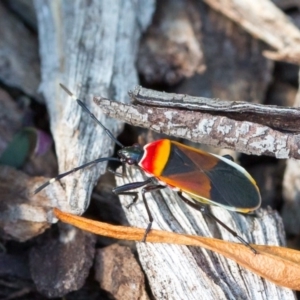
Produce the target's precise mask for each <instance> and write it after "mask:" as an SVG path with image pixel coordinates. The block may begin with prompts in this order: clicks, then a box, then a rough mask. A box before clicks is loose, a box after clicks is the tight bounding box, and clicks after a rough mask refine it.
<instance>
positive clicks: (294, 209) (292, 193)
mask: <svg viewBox="0 0 300 300" xmlns="http://www.w3.org/2000/svg"><path fill="white" fill-rule="evenodd" d="M299 80H300V72H299ZM299 83H300V81H299ZM294 106H295V107H296V108H299V107H300V89H298V94H297V97H296V100H295V103H294ZM299 180H300V160H294V159H289V160H288V161H287V164H286V169H285V172H284V178H283V198H284V201H285V203H284V206H283V208H282V218H283V222H284V225H285V228H286V231H287V233H288V234H291V235H296V236H297V235H298V234H299V232H300V186H299Z"/></svg>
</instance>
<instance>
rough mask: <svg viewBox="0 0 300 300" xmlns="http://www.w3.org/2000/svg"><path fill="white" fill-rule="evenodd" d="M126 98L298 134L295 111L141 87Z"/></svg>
mask: <svg viewBox="0 0 300 300" xmlns="http://www.w3.org/2000/svg"><path fill="white" fill-rule="evenodd" d="M129 95H130V97H131V98H132V99H133V100H136V101H137V102H139V103H142V104H144V105H150V106H159V107H171V108H182V109H188V110H192V111H204V112H209V113H213V114H214V113H216V114H218V115H221V116H226V117H229V118H231V119H234V120H240V121H249V122H254V123H259V124H261V125H265V126H269V127H271V128H274V129H278V130H279V131H291V132H299V131H300V109H299V108H298V107H282V106H281V107H280V106H276V105H263V104H257V103H249V102H245V101H229V100H221V99H211V98H204V97H193V96H189V95H180V94H174V93H163V92H158V91H154V90H150V89H145V88H143V87H141V86H137V87H136V88H135V89H134V90H133V91H130V92H129Z"/></svg>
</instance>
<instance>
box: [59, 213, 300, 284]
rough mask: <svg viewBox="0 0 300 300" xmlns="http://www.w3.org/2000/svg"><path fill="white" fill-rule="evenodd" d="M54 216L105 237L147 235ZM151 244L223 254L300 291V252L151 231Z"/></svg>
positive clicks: (108, 225)
mask: <svg viewBox="0 0 300 300" xmlns="http://www.w3.org/2000/svg"><path fill="white" fill-rule="evenodd" d="M54 213H55V215H56V217H57V218H58V219H60V220H61V221H63V222H65V223H68V224H71V225H74V226H76V227H79V228H81V229H83V230H86V231H89V232H92V233H95V234H99V235H102V236H107V237H112V238H116V239H125V240H134V241H141V240H142V238H143V236H144V233H145V229H142V228H134V227H126V226H116V225H110V224H107V223H103V222H98V221H93V220H89V219H86V218H83V217H79V216H75V215H71V214H67V213H64V212H62V211H60V210H58V209H54ZM147 242H152V243H168V244H178V245H186V246H198V247H203V248H205V249H208V250H212V251H214V252H217V253H219V254H222V255H223V256H225V257H227V258H229V259H231V260H233V261H235V262H236V263H238V264H240V265H241V266H243V267H245V268H246V269H248V270H250V271H252V272H253V273H256V274H257V275H259V276H261V277H263V278H265V279H268V280H269V281H271V282H273V283H275V284H277V285H280V286H284V287H287V288H290V289H293V290H300V252H299V251H296V250H292V249H288V248H284V247H278V246H264V245H251V246H252V247H253V248H255V249H256V250H257V252H258V254H256V255H255V254H254V253H253V252H252V251H250V250H249V249H248V248H247V247H245V246H244V245H243V244H238V243H232V242H227V241H223V240H219V239H214V238H208V237H202V236H193V235H186V234H178V233H173V232H167V231H161V230H151V231H150V233H149V234H148V236H147ZM275 266H276V267H275Z"/></svg>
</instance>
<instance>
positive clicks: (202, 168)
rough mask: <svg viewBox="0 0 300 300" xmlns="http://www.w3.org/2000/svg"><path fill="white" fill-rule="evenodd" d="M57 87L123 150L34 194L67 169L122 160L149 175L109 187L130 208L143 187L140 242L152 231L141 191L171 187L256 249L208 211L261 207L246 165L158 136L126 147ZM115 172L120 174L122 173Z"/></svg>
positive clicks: (242, 210) (80, 103)
mask: <svg viewBox="0 0 300 300" xmlns="http://www.w3.org/2000/svg"><path fill="white" fill-rule="evenodd" d="M61 86H62V88H63V89H64V90H65V91H66V92H67V93H68V94H69V95H70V96H71V97H73V98H74V99H75V100H76V101H77V103H78V104H79V105H80V106H81V107H82V108H83V109H84V111H86V112H87V113H88V114H89V115H90V116H91V117H92V118H93V119H94V120H95V121H96V122H97V123H98V124H99V125H100V126H101V127H102V128H103V129H104V130H105V132H106V134H107V135H108V136H109V137H110V138H111V139H112V140H113V141H114V142H115V143H116V144H118V145H119V146H120V147H121V150H119V151H118V156H119V157H118V158H116V157H102V158H98V159H96V160H94V161H91V162H88V163H86V164H84V165H81V166H79V167H77V168H74V169H73V170H70V171H68V172H66V173H62V174H60V175H58V176H57V177H55V178H52V179H50V180H49V181H47V182H46V183H44V184H43V185H42V186H40V187H39V188H37V189H36V190H35V192H34V193H35V194H36V193H38V192H39V191H41V190H42V189H44V188H45V187H46V186H48V185H49V184H51V183H52V182H54V181H57V180H60V179H61V178H63V177H65V176H67V175H69V174H70V173H73V172H76V171H78V170H80V169H83V168H86V167H88V166H90V165H93V164H96V163H99V162H103V161H119V162H121V163H122V164H123V167H124V166H125V165H126V164H127V165H134V166H137V167H139V168H140V169H142V170H143V171H144V172H145V174H146V175H147V176H148V177H149V178H148V179H147V180H145V181H141V182H132V183H128V184H125V185H122V186H119V187H116V188H114V189H113V192H114V193H115V194H117V195H131V196H133V201H132V203H131V204H130V205H129V206H131V205H132V204H133V203H135V202H136V201H137V199H138V193H137V192H136V191H134V190H135V189H137V188H141V187H143V189H142V198H143V201H144V203H145V206H146V210H147V213H148V217H149V224H148V226H147V228H146V231H145V235H144V239H143V240H144V241H145V240H146V237H147V234H148V232H149V231H150V230H151V226H152V222H153V217H152V215H151V212H150V210H149V207H148V204H147V201H146V197H145V194H146V193H149V192H153V191H156V190H160V189H163V188H166V187H170V188H172V189H174V190H175V191H176V192H177V193H178V195H179V197H180V198H181V199H182V200H183V201H184V202H186V203H187V204H188V205H190V206H192V207H193V208H195V209H198V210H201V211H202V212H203V213H205V214H207V215H209V216H210V217H211V218H213V219H214V220H215V221H216V222H218V223H219V224H220V225H221V226H223V227H224V228H225V229H226V230H228V231H229V232H230V233H232V234H233V235H234V236H235V237H236V238H237V239H239V240H240V241H241V242H242V243H243V244H245V245H246V246H248V247H250V248H251V250H252V251H253V252H254V253H256V251H255V249H254V248H253V247H251V246H250V245H249V243H248V242H246V241H245V240H244V239H243V238H241V237H240V236H238V235H237V233H236V232H235V231H233V230H232V229H231V228H229V227H228V226H227V225H225V224H224V223H223V222H221V221H220V220H219V219H217V218H216V217H215V216H214V215H213V214H212V213H210V211H209V210H208V209H207V205H217V206H221V207H224V208H226V209H228V210H233V211H237V212H242V213H248V212H251V211H253V210H255V209H257V208H258V207H259V206H260V204H261V197H260V193H259V189H258V187H257V185H256V183H255V181H254V179H253V178H252V177H251V176H250V174H249V173H248V172H247V171H246V170H245V169H244V168H242V167H241V166H239V165H238V164H236V163H235V162H233V160H232V159H231V158H230V157H228V156H225V157H224V156H218V155H214V154H210V153H207V152H205V151H202V150H198V149H195V148H192V147H188V146H186V145H183V144H181V143H178V142H175V141H171V140H168V139H162V140H157V141H155V142H152V143H149V144H147V145H145V146H144V147H142V146H140V145H139V144H135V145H133V146H130V147H124V145H122V144H121V143H120V142H119V141H118V140H117V139H116V138H115V137H114V136H113V135H112V133H111V132H110V131H109V130H108V129H107V128H106V127H105V126H104V125H103V124H102V123H101V122H100V121H99V120H98V119H97V118H96V117H95V116H94V115H93V114H92V113H91V112H90V111H89V109H88V108H87V107H86V105H85V104H84V103H83V102H82V101H81V100H79V99H76V98H75V97H74V95H73V94H72V93H71V92H70V91H69V90H68V89H67V88H66V87H65V86H63V85H61ZM123 170H124V168H123ZM123 173H124V172H123ZM118 175H120V176H122V174H118ZM187 196H188V197H189V198H191V199H189V198H188V197H187Z"/></svg>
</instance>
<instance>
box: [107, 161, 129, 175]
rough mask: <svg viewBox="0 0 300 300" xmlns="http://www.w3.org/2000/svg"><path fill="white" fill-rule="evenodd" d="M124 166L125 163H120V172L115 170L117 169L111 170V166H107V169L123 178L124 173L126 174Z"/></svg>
mask: <svg viewBox="0 0 300 300" xmlns="http://www.w3.org/2000/svg"><path fill="white" fill-rule="evenodd" d="M125 168H126V165H125V163H122V173H120V172H117V171H115V170H113V169H111V168H108V169H107V171H108V172H110V173H112V174H114V175H115V176H117V177H121V178H123V177H125V174H126V170H125Z"/></svg>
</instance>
